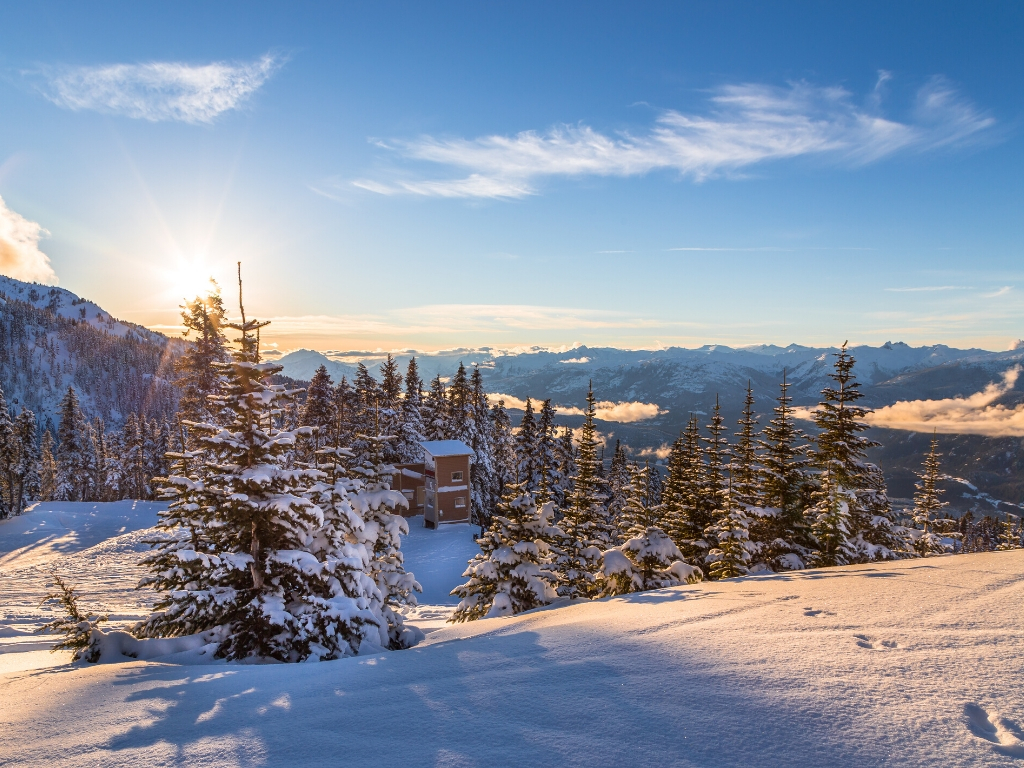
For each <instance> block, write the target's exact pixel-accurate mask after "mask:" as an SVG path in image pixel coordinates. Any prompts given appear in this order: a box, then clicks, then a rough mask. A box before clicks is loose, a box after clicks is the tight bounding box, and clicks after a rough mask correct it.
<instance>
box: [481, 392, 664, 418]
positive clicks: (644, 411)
mask: <svg viewBox="0 0 1024 768" xmlns="http://www.w3.org/2000/svg"><path fill="white" fill-rule="evenodd" d="M487 399H488V400H489V401H490V402H491V403H497V402H498V401H499V400H503V401H504V402H505V407H506V408H517V409H519V410H523V409H524V408H526V401H525V400H522V399H520V398H518V397H516V396H515V395H502V394H490V395H487ZM534 402H535V403H537V406H538V407H539V405H540V403H541V401H540V400H536V399H535V400H534ZM595 411H596V413H595V415H596V416H597V418H598V419H600V420H601V421H616V422H619V423H620V424H632V423H633V422H636V421H645V420H647V419H653V418H655V417H656V416H660V415H661V414H663V413H667V411H664V410H662V409H661V408H659V407H658V406H657V405H655V404H654V403H640V402H626V403H613V402H612V401H610V400H604V401H602V402H599V403H595ZM555 413H557V414H558V415H559V416H585V415H586V413H585V412H584V410H583V409H582V408H577V407H575V406H571V405H556V406H555Z"/></svg>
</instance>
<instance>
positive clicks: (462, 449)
mask: <svg viewBox="0 0 1024 768" xmlns="http://www.w3.org/2000/svg"><path fill="white" fill-rule="evenodd" d="M420 445H422V446H423V450H425V451H426V452H427V453H429V454H430V455H431V456H433V457H434V458H435V459H437V458H441V457H444V456H472V455H473V449H472V448H470V447H469V446H468V445H466V444H465V443H464V442H462V441H461V440H424V441H423V442H421V443H420Z"/></svg>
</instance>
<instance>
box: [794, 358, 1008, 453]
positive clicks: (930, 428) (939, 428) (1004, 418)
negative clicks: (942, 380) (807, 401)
mask: <svg viewBox="0 0 1024 768" xmlns="http://www.w3.org/2000/svg"><path fill="white" fill-rule="evenodd" d="M1020 372H1021V367H1020V366H1019V365H1016V366H1014V367H1013V368H1010V369H1009V370H1008V371H1006V372H1005V373H1003V376H1002V380H1001V381H998V382H992V383H991V384H989V385H988V386H987V387H985V389H983V390H982V391H981V392H975V393H974V394H973V395H969V396H968V397H949V398H945V399H943V400H901V401H899V402H897V403H893V404H892V405H887V406H885V407H884V408H879V409H878V410H875V411H871V412H870V413H868V415H867V416H865V417H864V420H865V421H866V422H867V423H868V424H870V425H871V426H872V427H884V428H886V429H903V430H907V431H908V432H940V433H942V434H946V435H984V436H985V437H1024V404H1021V405H1017V406H1014V407H1012V408H1008V407H1006V406H1005V405H1001V404H999V403H997V402H996V400H998V399H999V398H1001V397H1002V396H1003V395H1005V394H1006V393H1007V392H1009V391H1010V390H1011V389H1013V387H1014V385H1015V384H1016V383H1017V378H1018V376H1020ZM816 411H817V408H807V407H803V406H801V407H798V408H794V409H793V415H794V416H795V417H796V418H798V419H803V420H805V421H813V420H814V414H815V412H816Z"/></svg>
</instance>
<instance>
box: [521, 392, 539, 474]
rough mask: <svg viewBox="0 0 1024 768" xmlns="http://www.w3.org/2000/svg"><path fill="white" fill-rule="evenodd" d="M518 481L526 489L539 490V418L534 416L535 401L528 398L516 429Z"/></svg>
mask: <svg viewBox="0 0 1024 768" xmlns="http://www.w3.org/2000/svg"><path fill="white" fill-rule="evenodd" d="M516 455H517V456H518V464H517V469H516V477H517V478H518V479H517V480H516V482H517V483H520V482H521V483H523V484H524V485H525V486H526V490H527V491H529V492H531V493H533V492H535V491H536V490H537V486H538V484H539V483H538V482H537V481H538V480H539V479H540V462H539V461H538V457H537V420H536V419H535V418H534V416H533V401H532V400H531V399H530V398H526V409H525V410H524V411H523V418H522V420H521V421H520V422H519V429H518V430H516Z"/></svg>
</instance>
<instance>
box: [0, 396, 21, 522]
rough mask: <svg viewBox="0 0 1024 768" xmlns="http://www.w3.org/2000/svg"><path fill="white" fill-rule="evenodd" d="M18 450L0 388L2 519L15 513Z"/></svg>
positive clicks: (11, 422)
mask: <svg viewBox="0 0 1024 768" xmlns="http://www.w3.org/2000/svg"><path fill="white" fill-rule="evenodd" d="M17 450H18V449H17V445H16V438H15V432H14V422H13V421H12V420H11V412H10V411H9V410H8V408H7V399H6V398H5V397H4V391H3V389H2V388H0V520H2V519H4V518H6V517H8V516H9V515H11V514H13V513H14V497H15V496H16V494H17V481H16V480H15V466H16V464H17V460H18V459H17Z"/></svg>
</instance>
